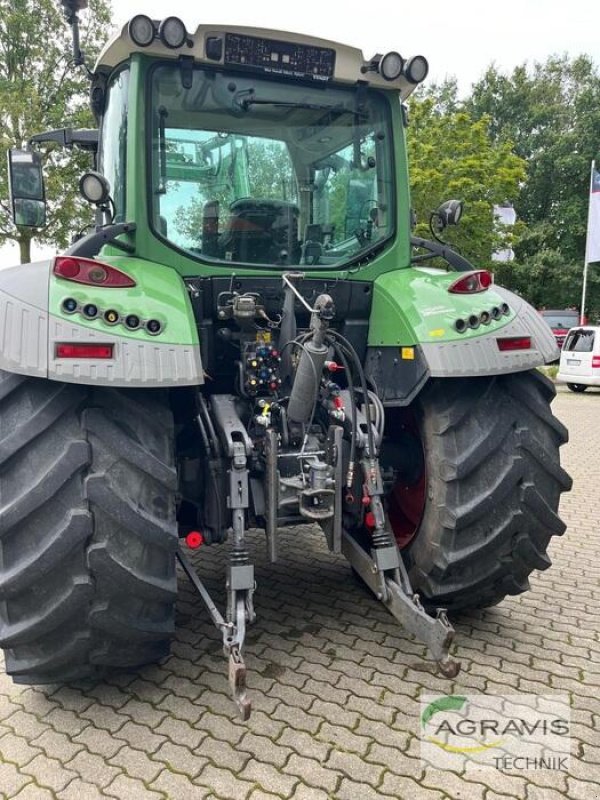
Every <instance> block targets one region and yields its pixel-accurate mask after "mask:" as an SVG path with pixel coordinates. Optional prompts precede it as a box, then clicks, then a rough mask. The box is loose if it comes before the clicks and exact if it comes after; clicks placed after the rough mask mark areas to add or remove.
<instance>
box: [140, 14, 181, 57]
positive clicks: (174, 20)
mask: <svg viewBox="0 0 600 800" xmlns="http://www.w3.org/2000/svg"><path fill="white" fill-rule="evenodd" d="M127 32H128V33H129V36H130V38H131V40H132V41H133V42H134V44H137V46H138V47H148V46H149V45H151V44H152V42H153V41H154V40H155V39H156V37H157V36H158V38H159V39H160V40H161V42H162V43H163V44H164V45H165V47H170V48H171V49H172V50H176V49H177V48H179V47H183V45H184V44H185V43H186V42H187V40H188V34H187V31H186V29H185V25H184V24H183V22H182V21H181V20H180V19H179V18H178V17H167V18H166V19H163V21H162V22H160V23H158V22H155V21H154V20H151V19H150V17H147V16H146V15H145V14H138V15H137V16H135V17H133V19H131V20H130V21H129V24H128V25H127Z"/></svg>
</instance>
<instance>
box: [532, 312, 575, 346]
mask: <svg viewBox="0 0 600 800" xmlns="http://www.w3.org/2000/svg"><path fill="white" fill-rule="evenodd" d="M540 313H541V315H542V317H543V318H544V319H545V320H546V322H547V323H548V325H549V326H550V328H551V329H552V333H553V334H554V338H555V339H556V344H557V346H558V348H559V349H561V348H562V346H563V344H564V341H565V337H566V335H567V331H568V330H569V329H570V328H574V327H575V326H576V325H579V322H580V320H579V311H577V309H571V308H561V309H550V310H546V309H544V310H543V311H541V312H540ZM584 322H585V320H584Z"/></svg>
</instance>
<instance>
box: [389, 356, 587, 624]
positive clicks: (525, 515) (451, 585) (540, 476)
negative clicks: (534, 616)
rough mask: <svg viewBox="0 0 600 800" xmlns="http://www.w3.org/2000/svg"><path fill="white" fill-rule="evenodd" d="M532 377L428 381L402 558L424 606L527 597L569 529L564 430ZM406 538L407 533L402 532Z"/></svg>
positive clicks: (547, 391)
mask: <svg viewBox="0 0 600 800" xmlns="http://www.w3.org/2000/svg"><path fill="white" fill-rule="evenodd" d="M554 395H555V389H554V386H553V384H552V383H551V382H550V381H549V380H548V379H547V378H545V377H544V376H543V375H541V374H540V373H539V372H538V371H537V370H534V371H532V372H526V373H514V374H510V375H503V376H498V377H493V378H468V379H448V380H436V381H432V382H431V383H430V384H429V386H428V387H427V388H426V389H425V390H424V392H423V393H422V395H421V396H420V398H419V400H418V405H417V408H416V410H415V411H416V418H417V424H418V427H419V430H420V435H421V441H422V445H423V452H424V465H425V480H426V492H425V494H424V500H423V508H422V513H421V515H420V523H419V526H418V528H417V530H416V534H415V535H414V537H413V538H412V540H411V541H410V544H409V545H408V546H407V547H406V548H405V549H404V551H403V553H404V556H405V558H406V563H407V565H408V567H409V573H410V579H411V582H412V585H413V588H414V589H416V590H417V591H418V592H419V593H420V594H421V597H422V599H423V600H424V602H425V603H426V604H427V605H428V606H430V607H432V606H443V607H445V608H447V609H448V610H450V611H459V610H463V609H472V608H481V607H485V606H491V605H495V604H496V603H498V602H500V601H501V600H502V599H503V598H504V597H505V596H506V595H516V594H518V593H520V592H523V591H526V590H527V589H528V588H529V582H528V576H529V575H530V573H531V572H532V571H533V570H534V569H546V568H547V567H549V566H550V559H549V558H548V555H547V552H546V549H547V546H548V543H549V541H550V539H551V537H552V536H556V535H560V534H562V533H563V532H564V530H565V524H564V523H563V522H562V521H561V520H560V518H559V517H558V513H557V512H558V504H559V499H560V495H561V492H563V491H567V490H568V489H570V487H571V479H570V478H569V476H568V475H567V473H566V472H565V471H564V469H562V467H561V466H560V459H559V447H560V446H561V445H562V444H564V443H565V442H566V441H567V438H568V434H567V431H566V429H565V427H564V426H563V425H562V423H560V422H559V421H558V420H557V419H556V417H554V416H553V414H552V412H551V410H550V403H551V401H552V399H553V397H554ZM403 533H405V531H403Z"/></svg>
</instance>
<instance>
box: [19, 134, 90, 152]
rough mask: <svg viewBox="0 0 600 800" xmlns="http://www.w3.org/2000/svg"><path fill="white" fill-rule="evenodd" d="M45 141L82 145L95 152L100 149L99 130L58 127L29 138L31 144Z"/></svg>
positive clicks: (64, 144)
mask: <svg viewBox="0 0 600 800" xmlns="http://www.w3.org/2000/svg"><path fill="white" fill-rule="evenodd" d="M43 142H56V143H57V144H59V145H60V146H61V147H68V148H71V147H73V145H76V146H77V147H80V148H81V149H82V150H90V151H91V152H93V153H95V152H97V150H98V130H97V129H96V128H92V129H81V130H73V128H57V129H56V130H52V131H44V132H43V133H36V135H35V136H32V137H31V138H30V139H29V142H28V143H29V145H30V146H31V145H32V144H41V143H43Z"/></svg>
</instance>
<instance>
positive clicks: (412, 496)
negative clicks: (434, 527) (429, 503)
mask: <svg viewBox="0 0 600 800" xmlns="http://www.w3.org/2000/svg"><path fill="white" fill-rule="evenodd" d="M426 489H427V480H426V478H425V473H423V474H422V475H421V477H420V479H419V480H418V481H417V483H414V484H412V485H410V486H407V485H406V484H404V483H402V481H396V484H395V486H394V488H393V489H392V491H391V492H390V494H389V495H388V516H389V519H390V524H391V526H392V530H393V531H394V536H395V537H396V541H397V542H398V547H399V548H400V549H401V550H402V549H403V548H404V547H406V546H407V545H408V544H410V542H412V540H413V539H414V537H415V535H416V533H417V531H418V530H419V525H420V524H421V520H422V519H423V511H424V510H425V497H426Z"/></svg>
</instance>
